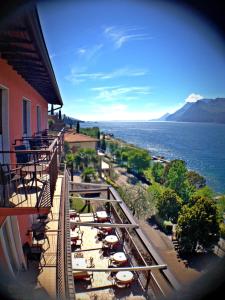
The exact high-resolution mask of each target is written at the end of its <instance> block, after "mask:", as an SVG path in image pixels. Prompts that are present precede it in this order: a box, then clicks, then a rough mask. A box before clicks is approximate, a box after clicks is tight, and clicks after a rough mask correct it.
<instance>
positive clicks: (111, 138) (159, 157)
mask: <svg viewBox="0 0 225 300" xmlns="http://www.w3.org/2000/svg"><path fill="white" fill-rule="evenodd" d="M101 133H104V132H101ZM104 134H105V137H107V138H106V139H105V140H106V141H112V142H115V143H119V144H120V145H124V146H130V147H134V148H136V149H142V150H147V151H148V152H149V154H150V156H151V157H152V160H153V161H155V162H160V163H164V164H168V163H170V160H168V159H165V157H164V156H162V155H159V154H158V155H152V154H151V152H150V150H148V149H145V148H143V147H140V146H137V145H135V144H132V143H128V142H126V141H125V140H123V139H121V138H116V137H115V136H114V134H112V135H110V134H109V133H104ZM185 163H186V161H185ZM188 171H195V172H197V173H198V174H200V175H201V176H203V177H204V178H205V176H204V175H202V174H201V173H199V172H198V171H197V170H193V169H188ZM205 179H206V185H207V178H205ZM207 186H208V187H209V188H210V189H211V190H212V191H213V193H214V194H215V197H218V196H222V195H223V194H224V192H221V191H219V192H217V191H215V190H214V189H213V188H212V187H210V186H209V185H207Z"/></svg>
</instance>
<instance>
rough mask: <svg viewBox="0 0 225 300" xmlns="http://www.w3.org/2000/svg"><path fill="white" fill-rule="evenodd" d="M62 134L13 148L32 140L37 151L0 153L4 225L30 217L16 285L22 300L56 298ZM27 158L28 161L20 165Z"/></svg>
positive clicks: (25, 232)
mask: <svg viewBox="0 0 225 300" xmlns="http://www.w3.org/2000/svg"><path fill="white" fill-rule="evenodd" d="M63 135H64V131H61V132H59V133H57V134H56V135H45V136H37V137H32V138H25V139H21V140H16V141H15V143H14V144H15V148H16V146H17V144H18V143H19V144H20V145H19V147H21V142H22V143H23V144H22V146H23V145H24V144H26V143H27V144H28V143H29V142H30V141H32V142H33V143H34V142H35V145H34V146H35V148H36V149H34V148H31V147H30V148H31V149H17V150H16V149H15V151H4V152H2V153H1V154H0V155H2V157H3V158H4V160H5V162H4V163H3V164H1V166H0V167H1V177H0V178H1V182H0V184H1V202H0V203H1V207H0V216H1V220H2V223H3V221H4V220H7V219H6V217H7V216H17V217H18V216H22V217H23V216H24V215H28V216H30V218H29V219H30V222H29V223H30V224H27V226H28V227H26V228H24V232H23V234H26V236H27V239H28V240H29V241H30V242H29V243H25V244H23V251H24V256H25V261H26V264H25V265H24V270H26V272H24V270H23V271H20V272H19V273H18V274H17V275H16V276H17V282H16V283H15V290H16V294H19V295H20V293H21V298H23V297H24V294H26V293H27V291H29V293H30V294H31V295H34V296H35V295H36V296H37V294H38V295H39V296H41V295H42V296H43V297H45V298H46V297H47V296H49V297H50V298H52V299H55V298H56V294H57V292H56V286H57V279H56V278H57V272H58V271H57V269H58V268H57V266H58V263H57V259H58V255H59V254H58V253H59V251H58V246H59V242H58V240H59V236H60V234H61V232H60V228H61V227H60V224H61V223H60V222H64V221H61V220H63V218H62V217H61V214H60V209H61V208H62V206H63V203H64V201H62V199H63V200H64V191H65V187H64V184H65V178H66V177H65V173H63V171H60V160H61V156H62V152H63ZM29 144H30V145H31V143H29ZM21 148H22V147H21ZM9 155H10V156H11V158H12V160H13V159H16V158H17V161H16V163H15V164H7V163H6V161H7V157H9ZM27 157H29V160H28V161H26V162H24V161H23V159H24V158H27ZM63 215H64V214H63ZM3 219H4V220H3ZM2 223H1V224H2ZM64 250H65V249H64ZM12 286H13V285H12ZM37 287H38V288H37Z"/></svg>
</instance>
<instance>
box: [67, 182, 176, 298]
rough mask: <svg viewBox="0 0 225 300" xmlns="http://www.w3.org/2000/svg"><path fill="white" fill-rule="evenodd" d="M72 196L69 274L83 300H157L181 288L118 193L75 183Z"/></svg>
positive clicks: (70, 190) (109, 189) (71, 185)
mask: <svg viewBox="0 0 225 300" xmlns="http://www.w3.org/2000/svg"><path fill="white" fill-rule="evenodd" d="M69 194H70V202H71V203H73V204H72V205H73V207H72V208H73V209H72V210H70V225H69V229H68V230H67V231H66V232H65V234H66V235H67V240H68V241H69V242H70V244H71V251H70V250H69V254H70V257H69V259H68V265H67V269H68V270H70V278H71V272H72V275H73V280H74V291H75V295H76V297H77V298H79V299H115V297H116V299H120V298H126V299H155V297H156V298H159V297H162V296H168V295H170V294H171V292H173V290H174V289H177V288H178V287H179V285H178V283H177V281H176V279H175V278H174V277H173V275H172V274H171V273H170V271H169V270H168V269H167V266H166V265H165V264H164V263H163V262H162V260H161V258H160V257H159V256H158V254H157V251H155V249H153V247H152V245H151V244H150V243H149V241H148V240H147V239H146V237H145V236H144V234H143V232H142V231H141V230H140V228H139V226H138V220H136V219H135V218H134V217H133V216H132V214H131V212H130V210H129V209H128V208H127V206H126V205H125V203H124V202H123V200H122V199H121V198H120V196H119V195H118V193H117V192H116V191H115V190H114V189H113V188H112V187H110V186H108V185H97V184H82V183H81V184H75V183H74V182H70V188H69ZM78 202H79V203H78ZM82 202H83V203H82ZM76 203H77V204H76ZM81 204H82V205H81ZM67 228H68V225H67ZM112 237H113V238H114V239H115V241H114V242H115V243H114V242H113V241H110V239H112ZM69 242H68V243H69ZM106 242H107V243H106ZM67 246H68V244H67ZM68 249H69V246H68ZM118 257H119V259H118ZM121 257H122V258H123V259H122V263H120V262H121V261H120V259H121ZM121 275H122V276H128V277H129V276H130V278H129V279H128V280H127V281H126V280H125V282H123V279H121V278H120V276H121ZM120 279H121V281H120ZM71 286H72V283H71Z"/></svg>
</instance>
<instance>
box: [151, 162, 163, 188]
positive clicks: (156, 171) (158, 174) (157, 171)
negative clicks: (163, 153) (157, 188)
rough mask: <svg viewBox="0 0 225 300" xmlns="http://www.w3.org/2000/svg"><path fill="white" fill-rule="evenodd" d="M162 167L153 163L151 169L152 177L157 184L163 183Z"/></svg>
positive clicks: (158, 163)
mask: <svg viewBox="0 0 225 300" xmlns="http://www.w3.org/2000/svg"><path fill="white" fill-rule="evenodd" d="M163 174H164V167H163V165H162V164H161V163H160V162H156V163H154V165H153V167H152V176H153V177H154V179H155V181H156V182H158V183H163Z"/></svg>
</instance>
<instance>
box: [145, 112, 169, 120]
mask: <svg viewBox="0 0 225 300" xmlns="http://www.w3.org/2000/svg"><path fill="white" fill-rule="evenodd" d="M169 115H170V114H169V113H166V114H165V115H163V116H162V117H160V118H158V119H152V120H149V121H167V117H169Z"/></svg>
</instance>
